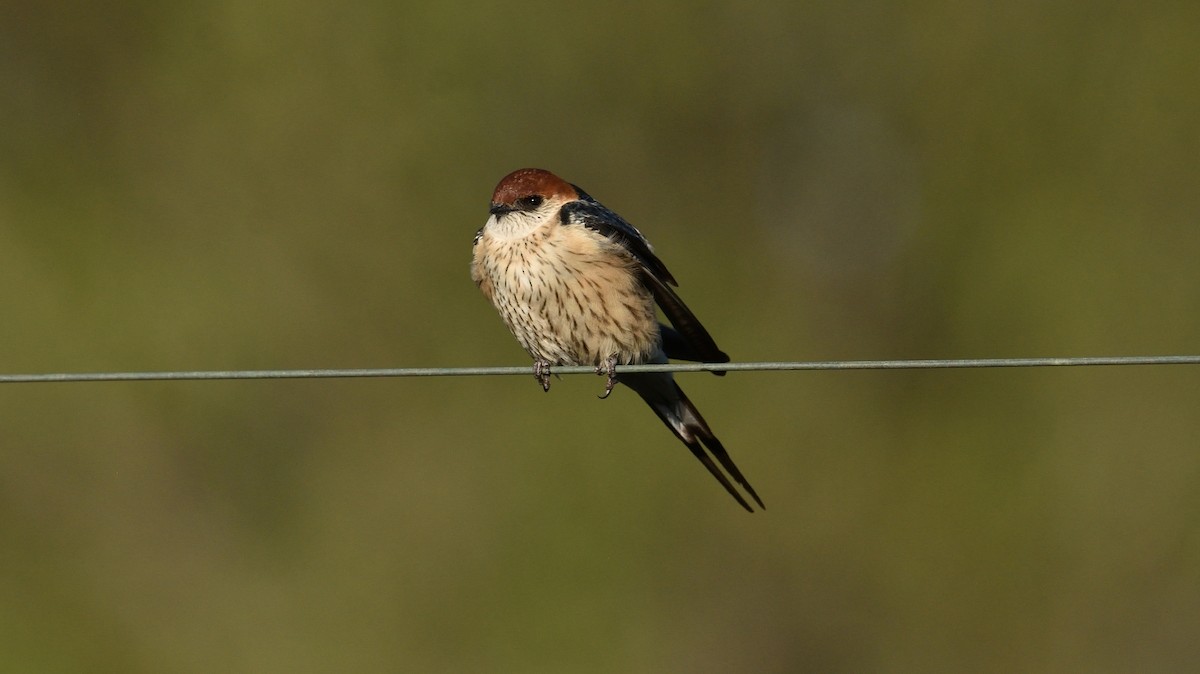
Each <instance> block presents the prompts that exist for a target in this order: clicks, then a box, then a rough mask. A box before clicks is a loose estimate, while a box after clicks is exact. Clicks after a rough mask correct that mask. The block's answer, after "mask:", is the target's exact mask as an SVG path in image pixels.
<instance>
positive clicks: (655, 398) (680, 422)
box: [621, 373, 767, 512]
mask: <svg viewBox="0 0 1200 674" xmlns="http://www.w3.org/2000/svg"><path fill="white" fill-rule="evenodd" d="M621 382H622V383H624V384H625V385H627V386H629V387H630V388H632V389H633V390H634V391H637V393H638V395H640V396H641V397H642V400H645V401H646V403H647V404H648V405H650V409H652V410H654V413H655V414H657V415H658V418H659V419H662V421H663V423H664V424H666V425H667V428H669V429H671V432H672V433H674V434H675V437H677V438H679V439H680V440H681V441H682V442H683V444H685V445H687V447H688V449H690V450H691V451H692V454H693V455H694V456H695V457H696V458H697V459H699V460H700V463H702V464H704V467H705V468H707V469H708V472H710V473H712V476H713V477H715V478H716V479H717V482H720V483H721V486H722V487H725V491H727V492H729V494H730V495H731V496H733V498H734V499H735V500H736V501H737V502H738V503H739V504H740V505H741V506H742V507H743V508H745V509H746V510H747V511H748V512H754V508H752V507H750V504H749V503H747V502H746V499H745V498H743V497H742V495H741V494H740V493H738V491H737V489H736V488H734V486H733V484H732V483H731V482H730V481H729V478H728V477H726V476H725V473H729V477H732V478H733V481H734V482H736V483H738V484H740V485H741V486H742V488H743V489H745V490H746V493H747V494H749V495H750V498H752V499H754V502H755V503H757V504H758V507H759V508H762V509H763V510H766V508H767V507H766V506H765V505H763V502H762V499H760V498H759V497H758V494H757V493H755V491H754V487H751V486H750V483H749V482H748V481H747V480H746V478H745V477H744V476H743V475H742V471H740V470H738V467H737V465H736V464H734V462H733V459H731V458H729V453H728V452H726V451H725V447H724V445H722V444H721V441H720V440H718V439H717V436H715V435H713V432H712V430H710V429H709V427H708V424H707V423H706V422H705V421H704V417H702V416H700V412H699V411H698V410H697V409H696V406H695V405H693V404H692V401H691V400H688V397H687V396H686V395H684V393H683V389H681V388H679V384H676V383H675V379H674V378H673V377H671V375H670V374H659V373H655V374H643V375H625V376H623V377H621ZM701 445H703V447H702V446H701ZM705 449H707V450H708V453H705V451H704V450H705ZM709 454H712V456H711V457H710V456H709ZM713 458H716V460H717V462H718V463H720V464H721V466H722V467H723V468H724V469H725V473H722V472H721V469H720V468H718V467H717V464H716V463H714V462H713Z"/></svg>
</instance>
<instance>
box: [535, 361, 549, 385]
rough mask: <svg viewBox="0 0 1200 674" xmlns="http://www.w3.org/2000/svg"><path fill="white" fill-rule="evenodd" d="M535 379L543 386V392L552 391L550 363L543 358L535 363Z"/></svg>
mask: <svg viewBox="0 0 1200 674" xmlns="http://www.w3.org/2000/svg"><path fill="white" fill-rule="evenodd" d="M533 378H534V379H536V380H537V381H538V383H539V384H541V385H542V390H543V391H547V392H549V391H550V361H548V360H543V359H541V358H539V359H537V360H535V361H533Z"/></svg>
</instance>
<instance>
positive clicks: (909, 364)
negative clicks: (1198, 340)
mask: <svg viewBox="0 0 1200 674" xmlns="http://www.w3.org/2000/svg"><path fill="white" fill-rule="evenodd" d="M1089 365H1090V366H1096V365H1200V355H1195V356H1098V357H1077V358H960V359H949V360H829V361H795V362H765V363H667V364H663V365H620V366H618V367H617V371H618V373H620V372H627V373H634V372H710V371H713V370H719V371H723V372H759V371H771V370H944V369H963V368H996V367H1079V366H1089ZM531 372H532V368H531V367H530V366H528V365H521V366H511V367H401V368H381V369H344V370H202V371H192V372H75V373H69V372H68V373H50V374H0V384H15V383H29V382H68V381H73V382H82V381H180V380H214V379H220V380H230V379H339V378H340V379H346V378H364V377H473V376H485V375H487V376H491V375H511V374H523V375H528V374H530V373H531ZM554 373H555V374H583V373H588V374H593V373H595V368H592V367H590V366H586V365H573V366H563V367H556V368H554Z"/></svg>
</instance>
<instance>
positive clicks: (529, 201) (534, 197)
mask: <svg viewBox="0 0 1200 674" xmlns="http://www.w3.org/2000/svg"><path fill="white" fill-rule="evenodd" d="M541 205H542V196H541V195H540V194H530V195H529V196H527V197H521V198H520V199H518V200H517V208H520V209H521V210H523V211H531V210H533V209H535V208H537V207H538V206H541Z"/></svg>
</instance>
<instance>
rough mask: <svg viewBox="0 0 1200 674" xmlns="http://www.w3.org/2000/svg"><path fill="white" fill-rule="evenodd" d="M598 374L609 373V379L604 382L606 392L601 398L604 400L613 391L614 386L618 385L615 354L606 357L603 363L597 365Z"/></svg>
mask: <svg viewBox="0 0 1200 674" xmlns="http://www.w3.org/2000/svg"><path fill="white" fill-rule="evenodd" d="M596 374H603V375H608V381H606V382H604V393H603V394H601V395H600V399H601V400H604V399H605V398H607V397H608V394H610V393H612V390H613V387H614V386H616V385H617V359H616V357H615V356H610V357H609V358H606V359H605V360H604V362H603V363H601V364H599V365H597V366H596Z"/></svg>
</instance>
